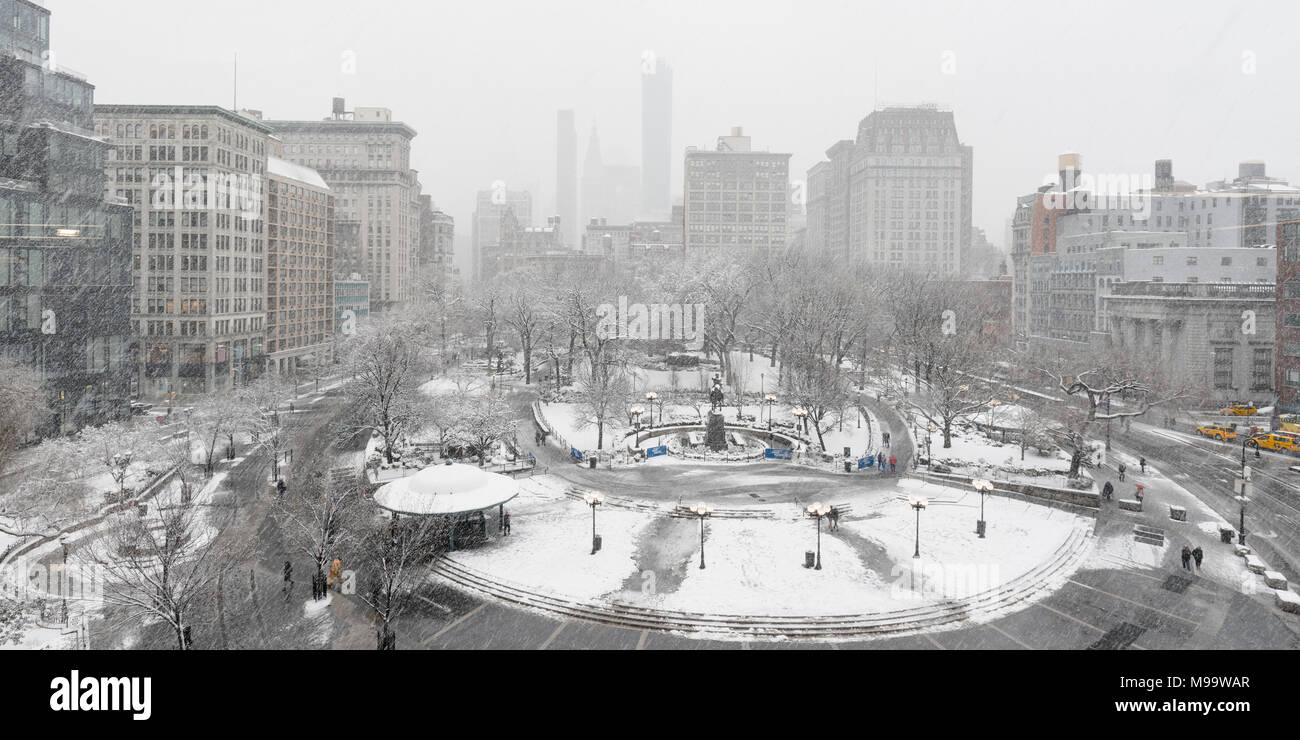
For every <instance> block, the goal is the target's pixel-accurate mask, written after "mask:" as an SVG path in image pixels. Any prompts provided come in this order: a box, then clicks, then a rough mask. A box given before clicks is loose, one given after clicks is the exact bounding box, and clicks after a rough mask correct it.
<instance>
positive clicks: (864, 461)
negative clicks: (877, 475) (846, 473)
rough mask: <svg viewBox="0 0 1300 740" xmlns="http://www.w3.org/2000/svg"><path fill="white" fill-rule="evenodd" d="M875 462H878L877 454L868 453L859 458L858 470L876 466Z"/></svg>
mask: <svg viewBox="0 0 1300 740" xmlns="http://www.w3.org/2000/svg"><path fill="white" fill-rule="evenodd" d="M875 464H876V456H875V455H867V456H866V457H860V458H858V470H862V469H863V468H870V467H874V466H875Z"/></svg>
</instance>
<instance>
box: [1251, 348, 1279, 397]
mask: <svg viewBox="0 0 1300 740" xmlns="http://www.w3.org/2000/svg"><path fill="white" fill-rule="evenodd" d="M1272 385H1273V352H1272V350H1269V349H1267V348H1260V347H1257V348H1255V352H1254V358H1253V361H1252V362H1251V366H1250V389H1251V390H1252V391H1266V390H1270V389H1271V388H1272Z"/></svg>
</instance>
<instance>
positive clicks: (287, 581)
mask: <svg viewBox="0 0 1300 740" xmlns="http://www.w3.org/2000/svg"><path fill="white" fill-rule="evenodd" d="M281 590H283V591H284V600H285V601H288V600H289V596H290V594H292V593H293V563H291V562H289V561H288V560H286V561H284V588H283V589H281Z"/></svg>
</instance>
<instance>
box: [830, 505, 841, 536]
mask: <svg viewBox="0 0 1300 740" xmlns="http://www.w3.org/2000/svg"><path fill="white" fill-rule="evenodd" d="M827 519H828V520H829V521H830V524H831V529H830V531H832V532H834V531H835V528H836V527H837V526H839V521H840V510H839V509H837V508H835V507H834V506H832V507H831V515H830V516H829V517H827Z"/></svg>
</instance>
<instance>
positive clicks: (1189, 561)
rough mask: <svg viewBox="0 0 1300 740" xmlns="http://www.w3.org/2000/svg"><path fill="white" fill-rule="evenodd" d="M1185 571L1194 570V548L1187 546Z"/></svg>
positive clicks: (1184, 558) (1184, 546)
mask: <svg viewBox="0 0 1300 740" xmlns="http://www.w3.org/2000/svg"><path fill="white" fill-rule="evenodd" d="M1183 569H1184V570H1191V569H1192V548H1190V547H1188V546H1187V545H1183Z"/></svg>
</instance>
